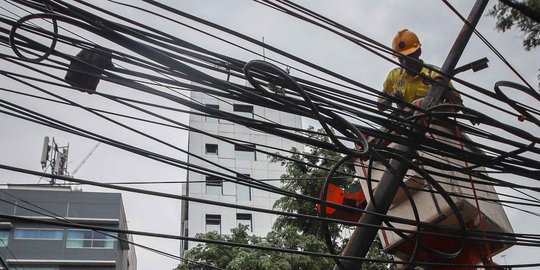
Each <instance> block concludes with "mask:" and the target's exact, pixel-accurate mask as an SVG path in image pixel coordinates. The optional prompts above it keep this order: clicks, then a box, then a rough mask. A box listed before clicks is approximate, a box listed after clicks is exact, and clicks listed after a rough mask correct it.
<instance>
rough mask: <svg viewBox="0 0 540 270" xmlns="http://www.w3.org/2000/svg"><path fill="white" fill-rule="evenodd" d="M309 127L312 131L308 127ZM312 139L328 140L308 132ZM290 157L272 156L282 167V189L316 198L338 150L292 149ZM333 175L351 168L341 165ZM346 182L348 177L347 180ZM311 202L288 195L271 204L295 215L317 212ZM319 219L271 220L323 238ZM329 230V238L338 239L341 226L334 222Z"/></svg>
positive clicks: (278, 227) (337, 157) (348, 170)
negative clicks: (289, 158)
mask: <svg viewBox="0 0 540 270" xmlns="http://www.w3.org/2000/svg"><path fill="white" fill-rule="evenodd" d="M310 130H313V129H312V128H311V129H310ZM310 136H311V137H312V138H313V139H316V140H319V141H328V138H327V137H326V136H323V135H318V134H312V135H310ZM291 151H292V152H293V154H292V155H291V159H292V160H288V159H284V158H279V157H272V162H280V163H281V165H282V166H283V167H285V168H286V174H284V175H282V176H281V183H282V189H284V190H287V191H290V192H295V193H298V194H303V195H306V196H310V197H316V198H318V197H319V196H320V192H321V188H322V185H323V183H324V179H325V178H326V176H327V175H328V173H329V169H330V168H332V166H333V165H334V164H335V163H336V162H337V161H338V160H339V159H341V157H342V156H341V155H340V154H339V153H336V152H333V151H329V150H326V149H320V148H308V149H307V151H306V152H300V151H298V149H296V148H292V149H291ZM338 172H340V173H339V174H337V176H339V175H341V176H343V175H344V174H349V175H350V174H353V173H354V172H353V170H352V169H351V168H348V167H344V168H341V169H340V170H339V171H338ZM346 181H348V182H350V181H352V179H347V180H346ZM315 204H316V203H315V202H310V201H306V200H302V199H296V198H291V197H282V198H280V199H279V200H277V201H276V203H275V204H274V208H275V209H279V210H282V211H286V212H295V213H299V214H308V215H317V212H316V208H315ZM321 225H322V224H321V222H319V221H315V220H306V219H296V218H289V217H279V218H278V219H277V220H276V222H275V223H274V227H275V228H276V229H281V228H285V227H294V228H298V230H299V231H300V232H301V233H303V234H310V235H315V236H317V237H319V238H321V239H323V231H322V227H321ZM329 230H330V232H331V236H332V238H333V239H339V238H340V234H339V232H340V231H341V228H339V227H338V226H337V225H336V224H330V226H329Z"/></svg>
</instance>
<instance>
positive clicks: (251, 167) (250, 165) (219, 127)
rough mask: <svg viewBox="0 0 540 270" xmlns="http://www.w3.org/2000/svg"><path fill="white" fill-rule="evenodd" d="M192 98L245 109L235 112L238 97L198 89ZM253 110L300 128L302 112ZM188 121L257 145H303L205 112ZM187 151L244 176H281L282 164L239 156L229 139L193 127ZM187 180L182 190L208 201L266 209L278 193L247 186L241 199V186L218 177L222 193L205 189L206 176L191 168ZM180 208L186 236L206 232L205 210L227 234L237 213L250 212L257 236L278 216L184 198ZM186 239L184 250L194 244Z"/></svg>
mask: <svg viewBox="0 0 540 270" xmlns="http://www.w3.org/2000/svg"><path fill="white" fill-rule="evenodd" d="M191 97H192V98H193V99H195V100H198V101H200V102H201V103H203V104H207V105H214V106H216V105H217V106H219V109H220V110H223V111H226V112H231V113H237V114H241V115H246V114H244V113H238V112H235V111H234V104H242V103H240V102H237V101H232V100H218V99H216V98H213V97H209V96H207V95H205V94H201V93H197V92H192V95H191ZM244 105H247V104H244ZM253 115H254V116H253V118H254V119H260V120H265V121H274V122H276V123H279V124H282V125H286V126H289V127H297V128H301V127H302V120H301V117H299V116H293V115H290V114H286V113H283V112H279V111H275V110H270V109H266V108H262V107H258V106H254V108H253ZM190 126H191V127H193V128H196V129H200V130H203V131H206V132H209V133H211V134H215V135H218V136H223V137H228V138H234V139H239V140H244V141H247V142H251V143H255V144H261V145H265V146H272V147H276V148H278V149H287V150H288V149H290V148H291V147H293V146H295V147H297V148H299V149H302V146H301V145H299V144H297V143H294V142H291V141H289V140H286V139H283V138H280V137H277V136H272V135H268V134H265V133H260V132H256V131H254V130H251V129H248V128H246V127H244V126H241V125H238V124H233V123H232V122H229V121H225V120H220V121H217V120H216V119H208V118H207V117H204V116H198V115H191V116H190ZM206 144H217V145H218V153H217V154H213V153H206V150H207V149H206ZM257 149H258V150H259V149H260V150H265V151H268V152H271V153H275V152H278V150H276V149H270V148H267V147H260V146H257ZM189 152H190V153H193V154H195V155H200V156H202V157H204V158H206V159H208V160H210V161H212V162H215V163H217V164H219V165H221V166H223V167H225V168H227V169H230V170H232V171H235V172H237V173H239V174H249V176H250V177H252V178H254V179H279V178H280V177H281V175H283V174H284V173H285V170H284V168H283V167H281V165H280V164H279V163H271V162H270V159H269V157H268V156H267V154H264V153H260V152H257V153H256V155H255V158H253V160H241V159H239V158H238V156H237V155H236V153H235V146H234V144H232V143H229V142H225V141H222V140H218V139H216V138H212V137H211V136H207V135H202V134H200V133H196V132H190V133H189ZM189 162H190V163H191V164H193V165H195V166H204V167H206V168H210V169H215V170H217V171H219V172H221V173H225V174H227V175H234V173H232V172H229V171H227V170H226V169H224V168H218V167H217V166H213V165H209V164H208V163H207V162H205V161H202V160H200V159H197V158H194V157H190V158H189ZM188 180H189V181H190V182H191V183H190V184H189V185H184V187H183V194H188V195H189V196H190V197H194V198H204V199H207V200H212V201H218V202H226V203H233V204H241V205H244V206H250V207H258V208H265V209H271V208H272V206H273V204H274V202H275V201H276V200H277V199H278V198H279V197H280V196H278V195H276V194H275V193H270V192H267V191H262V190H259V189H254V188H250V191H251V199H250V200H246V199H245V198H244V199H243V198H242V197H245V195H243V194H245V191H246V188H245V187H242V186H241V185H239V184H236V183H232V182H223V185H222V191H221V192H218V193H216V192H212V191H209V190H208V186H207V184H206V183H205V182H204V180H206V175H204V174H200V173H196V172H188ZM201 181H202V182H201ZM267 183H270V184H273V185H276V186H279V184H280V182H279V181H272V182H267ZM240 193H242V194H240ZM240 195H242V196H240ZM182 211H183V213H182V215H183V216H182V220H183V221H182V222H183V235H186V236H190V237H194V236H195V235H196V234H197V233H205V232H207V215H219V216H220V217H221V223H220V231H221V233H223V234H229V233H230V231H231V229H233V228H235V227H237V224H238V220H237V217H238V216H237V215H238V214H240V215H243V217H244V218H245V217H246V216H245V214H251V223H252V233H254V234H256V235H261V236H264V235H266V233H267V232H269V231H270V230H271V227H272V224H273V223H274V221H275V220H276V218H277V216H274V215H269V214H264V213H259V212H253V211H246V210H240V209H235V208H227V207H217V206H213V205H207V204H200V203H194V202H189V203H186V202H183V203H182ZM244 221H245V220H244ZM186 244H187V242H184V243H183V246H182V250H185V249H186V248H192V247H194V246H195V245H197V244H198V243H196V242H190V243H189V244H188V245H186Z"/></svg>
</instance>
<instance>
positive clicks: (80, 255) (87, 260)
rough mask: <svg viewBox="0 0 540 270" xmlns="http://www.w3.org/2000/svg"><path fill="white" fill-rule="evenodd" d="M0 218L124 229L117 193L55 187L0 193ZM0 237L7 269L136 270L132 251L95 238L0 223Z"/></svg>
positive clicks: (78, 232) (98, 235) (24, 224)
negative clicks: (0, 234)
mask: <svg viewBox="0 0 540 270" xmlns="http://www.w3.org/2000/svg"><path fill="white" fill-rule="evenodd" d="M0 213H2V214H6V215H13V216H18V217H28V218H32V219H37V220H45V221H55V219H54V218H53V217H57V218H67V219H69V220H70V221H72V222H75V223H81V224H88V225H95V226H103V227H111V228H121V229H127V222H126V218H125V213H124V209H123V204H122V197H121V194H119V193H97V192H81V191H71V190H69V189H65V188H54V187H51V188H48V189H43V188H39V189H34V190H29V189H2V190H0ZM0 231H1V232H4V233H6V232H7V238H6V240H7V246H5V245H3V244H0V251H1V252H2V254H4V255H5V256H7V261H8V263H9V264H10V266H14V267H17V266H20V267H28V266H43V265H47V266H48V267H51V269H55V270H56V269H58V270H67V269H83V268H81V267H90V268H88V269H104V270H105V269H110V270H126V269H129V270H131V269H136V258H135V253H134V249H133V247H130V245H127V244H125V243H121V242H119V241H118V240H116V239H115V238H113V237H110V236H105V235H103V234H101V233H99V232H94V231H91V230H80V229H77V228H67V227H61V226H55V225H49V224H42V223H34V222H26V221H17V220H9V219H5V220H1V223H0ZM111 234H112V235H117V234H116V233H111ZM124 237H125V236H124ZM128 261H129V263H128ZM128 264H129V266H128Z"/></svg>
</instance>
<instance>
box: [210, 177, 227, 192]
mask: <svg viewBox="0 0 540 270" xmlns="http://www.w3.org/2000/svg"><path fill="white" fill-rule="evenodd" d="M206 194H210V195H221V194H223V179H221V178H219V177H216V176H207V177H206Z"/></svg>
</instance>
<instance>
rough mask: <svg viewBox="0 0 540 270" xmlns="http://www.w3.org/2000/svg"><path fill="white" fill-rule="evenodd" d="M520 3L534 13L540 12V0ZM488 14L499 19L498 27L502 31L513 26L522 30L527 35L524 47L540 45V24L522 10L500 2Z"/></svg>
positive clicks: (524, 39)
mask: <svg viewBox="0 0 540 270" xmlns="http://www.w3.org/2000/svg"><path fill="white" fill-rule="evenodd" d="M518 4H520V5H523V6H524V7H525V8H527V9H528V10H530V11H531V12H533V13H536V14H540V1H538V0H524V1H521V2H519V3H518ZM488 14H489V15H490V16H493V17H495V18H496V19H497V24H496V27H497V29H499V30H500V31H503V32H504V31H506V30H508V29H511V28H512V27H516V28H517V29H518V30H519V31H521V32H522V33H523V34H524V35H525V36H524V38H523V47H525V49H526V50H530V49H532V48H534V47H536V46H538V45H540V24H539V23H538V22H535V21H534V20H532V19H531V18H529V17H527V16H526V15H524V14H523V13H522V12H520V11H518V10H516V9H514V8H511V7H509V6H508V5H506V4H504V3H501V2H499V3H497V4H496V5H494V6H493V7H492V8H491V10H489V13H488Z"/></svg>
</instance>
